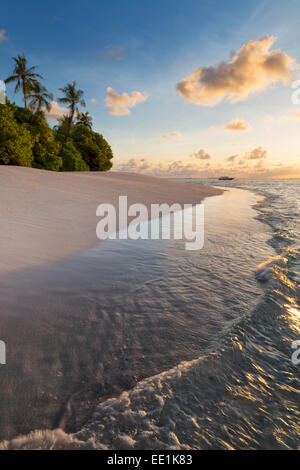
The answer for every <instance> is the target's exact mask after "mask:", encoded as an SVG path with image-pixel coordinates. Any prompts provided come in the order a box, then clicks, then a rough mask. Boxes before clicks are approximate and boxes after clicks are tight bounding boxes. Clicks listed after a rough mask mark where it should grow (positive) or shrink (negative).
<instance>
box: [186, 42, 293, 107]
mask: <svg viewBox="0 0 300 470" xmlns="http://www.w3.org/2000/svg"><path fill="white" fill-rule="evenodd" d="M274 42H275V38H274V37H273V36H265V37H263V38H261V39H258V40H252V41H249V42H247V43H246V44H244V45H243V46H242V47H241V49H240V50H239V51H238V52H237V53H234V54H233V55H232V57H231V59H230V60H229V61H228V62H225V61H223V62H220V63H218V64H216V65H214V66H210V67H200V68H198V69H196V70H195V71H194V72H193V73H192V74H191V75H189V76H188V77H186V78H184V79H183V80H181V81H180V82H179V83H178V85H177V92H178V93H179V94H180V95H181V96H182V97H183V98H185V99H187V100H188V101H190V102H192V103H196V104H200V105H204V106H215V105H216V104H218V103H220V102H221V101H223V100H224V99H227V100H228V101H230V102H231V103H235V102H238V101H241V100H244V99H246V98H247V97H248V96H249V95H250V94H252V93H256V92H258V91H261V90H264V89H266V88H268V87H269V86H271V85H273V84H275V83H277V82H280V81H281V82H283V83H284V84H287V83H289V81H290V80H291V78H292V75H291V71H292V70H293V69H294V68H295V67H296V62H295V60H294V59H293V58H291V57H289V56H288V55H287V54H285V53H284V52H282V51H280V50H273V51H270V48H271V46H272V45H273V44H274Z"/></svg>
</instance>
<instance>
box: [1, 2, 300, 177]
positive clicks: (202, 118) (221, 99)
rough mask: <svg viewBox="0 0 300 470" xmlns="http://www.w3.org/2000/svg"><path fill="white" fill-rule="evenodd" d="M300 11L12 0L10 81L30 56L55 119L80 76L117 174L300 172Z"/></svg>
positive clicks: (4, 26)
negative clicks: (65, 90) (20, 60)
mask: <svg viewBox="0 0 300 470" xmlns="http://www.w3.org/2000/svg"><path fill="white" fill-rule="evenodd" d="M299 16H300V2H299V1H298V0H289V2H286V1H282V0H265V1H264V0H260V1H256V0H248V1H247V2H241V1H232V0H227V1H226V2H224V0H222V1H220V0H210V1H201V0H187V1H186V2H182V1H179V0H151V2H145V1H141V0H127V1H124V0H111V1H110V2H104V1H101V0H97V1H96V0H93V1H92V0H86V1H85V2H79V1H76V0H75V1H74V0H73V1H69V0H64V1H63V2H61V1H60V2H58V1H57V0H52V1H48V0H43V2H38V1H36V0H31V1H30V2H24V1H20V0H15V2H5V3H4V4H2V6H1V17H0V80H4V79H5V78H6V77H7V76H9V75H10V74H11V73H12V69H13V60H12V57H15V56H16V55H17V54H22V53H24V54H25V56H26V57H27V59H28V62H29V65H37V66H38V72H39V73H41V75H42V76H43V77H44V79H45V80H44V84H45V85H46V87H47V88H48V90H49V91H51V92H52V93H53V94H54V102H53V103H52V108H51V111H50V113H49V115H48V116H47V117H48V119H49V122H50V123H52V124H55V119H56V118H57V117H58V116H61V115H63V114H64V113H65V112H66V110H65V109H64V108H62V106H61V105H58V103H57V99H58V97H59V96H60V95H61V94H60V92H59V91H58V89H59V88H61V87H63V86H65V85H66V83H68V82H72V81H74V80H75V81H76V82H77V85H78V87H79V88H80V89H82V90H83V91H84V97H85V101H86V110H87V111H89V112H90V114H91V115H92V116H93V120H94V129H95V130H96V131H97V132H101V133H102V134H103V136H104V137H105V138H106V139H107V140H108V142H109V144H110V145H111V147H112V150H113V153H114V156H115V157H114V169H116V170H118V169H119V170H124V171H138V172H143V173H147V174H154V175H162V176H170V177H172V176H175V177H180V176H182V177H215V176H220V175H221V176H222V175H230V176H237V177H276V178H277V177H300V82H299V83H298V84H297V82H295V81H296V80H300V68H299V65H298V64H300V28H299ZM293 84H294V85H293ZM293 86H294V87H295V88H293ZM297 87H298V88H299V93H298V94H297ZM7 96H8V98H9V99H10V100H11V101H15V102H16V103H17V104H21V102H22V96H21V95H20V94H17V95H14V85H13V84H9V85H7Z"/></svg>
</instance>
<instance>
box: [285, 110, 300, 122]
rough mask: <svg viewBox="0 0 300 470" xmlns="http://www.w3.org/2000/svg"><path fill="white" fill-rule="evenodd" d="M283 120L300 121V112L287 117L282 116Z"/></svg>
mask: <svg viewBox="0 0 300 470" xmlns="http://www.w3.org/2000/svg"><path fill="white" fill-rule="evenodd" d="M282 119H291V120H293V121H300V111H294V112H293V113H291V114H288V115H287V116H282Z"/></svg>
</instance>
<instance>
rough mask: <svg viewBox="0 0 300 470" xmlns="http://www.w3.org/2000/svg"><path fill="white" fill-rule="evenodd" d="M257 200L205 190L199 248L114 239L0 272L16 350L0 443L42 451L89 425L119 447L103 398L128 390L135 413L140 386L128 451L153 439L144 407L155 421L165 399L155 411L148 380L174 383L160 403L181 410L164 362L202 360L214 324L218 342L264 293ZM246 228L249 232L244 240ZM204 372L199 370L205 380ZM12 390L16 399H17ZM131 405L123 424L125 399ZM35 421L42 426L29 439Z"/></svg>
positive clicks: (7, 374) (8, 370)
mask: <svg viewBox="0 0 300 470" xmlns="http://www.w3.org/2000/svg"><path fill="white" fill-rule="evenodd" d="M254 199H256V198H255V196H254V195H253V194H251V193H249V192H247V191H242V190H237V189H233V190H230V191H225V192H224V193H223V194H222V197H221V198H213V197H212V198H207V200H206V202H205V203H204V204H205V206H206V209H205V210H206V222H207V223H206V242H205V245H204V248H203V250H201V251H200V252H197V255H198V256H195V253H193V252H189V251H185V250H184V248H183V242H179V243H177V242H174V241H172V240H171V241H161V242H160V243H156V242H155V241H153V242H147V241H143V240H140V241H138V242H135V241H131V240H117V241H116V242H113V241H111V242H109V241H108V242H107V243H105V244H103V246H101V245H99V244H98V245H97V246H95V247H94V248H92V249H91V250H88V251H87V252H85V253H81V254H79V255H78V256H75V257H73V258H71V259H68V260H61V261H60V262H58V263H52V264H51V265H49V266H46V267H45V266H41V267H34V268H30V269H26V270H24V271H21V272H17V273H12V274H11V275H10V276H7V277H6V280H4V282H3V284H2V290H3V291H2V301H3V314H2V332H3V333H5V340H6V341H7V345H11V344H14V345H15V346H14V348H13V349H10V351H9V352H10V354H9V357H8V362H7V365H6V366H5V368H3V377H2V395H1V397H0V398H1V400H0V403H2V404H3V409H2V410H1V412H2V414H3V425H2V426H3V429H2V434H1V439H0V440H1V441H2V442H1V443H0V447H1V448H14V447H15V446H19V447H20V448H43V447H45V446H46V445H47V444H46V443H45V441H44V437H45V439H46V440H49V442H50V443H51V446H54V448H60V446H61V447H64V448H72V441H73V439H75V440H77V439H79V441H77V444H78V445H79V446H82V445H83V446H84V445H86V443H82V441H81V438H82V435H81V431H82V432H83V433H88V434H89V425H88V423H90V422H91V423H92V426H95V430H97V431H96V436H97V438H96V440H98V442H99V447H100V448H101V445H102V444H103V445H107V446H108V448H111V449H112V448H115V449H118V448H119V449H120V448H128V445H127V441H126V442H123V441H122V438H120V435H119V432H116V436H115V437H113V435H112V434H111V431H110V428H111V426H112V429H115V428H114V424H113V423H111V422H110V417H109V416H110V407H108V408H107V406H106V405H107V404H112V405H113V406H112V408H113V409H114V404H115V403H116V405H117V408H118V407H119V405H118V404H119V401H120V400H121V403H122V399H123V397H124V396H129V397H130V403H132V409H136V408H137V409H138V407H139V405H138V404H139V401H136V400H139V396H140V394H139V393H136V392H137V391H138V392H139V391H141V392H142V395H141V397H143V393H144V392H143V390H144V388H143V387H140V385H142V384H143V383H147V384H149V385H150V388H151V390H152V388H153V390H154V391H155V393H154V396H152V394H151V397H150V402H149V403H148V401H146V402H145V403H148V404H147V408H146V409H145V414H144V415H143V414H142V415H141V416H140V415H138V417H139V416H140V418H138V422H135V421H133V426H134V429H139V434H140V438H139V439H137V442H136V446H137V448H140V446H144V445H147V447H151V444H150V441H149V442H148V443H145V442H144V441H143V436H142V434H143V430H144V429H145V426H146V425H147V422H148V419H149V418H150V419H152V418H151V416H152V411H153V410H152V407H154V408H155V410H156V414H157V419H161V418H160V417H163V413H164V411H163V410H164V407H163V406H162V407H161V408H157V398H156V396H157V394H158V395H159V394H160V388H158V389H157V387H156V382H157V379H158V385H159V384H160V383H161V382H162V383H163V382H165V379H163V380H162V381H161V380H160V379H161V378H166V379H167V380H166V384H165V385H166V387H169V386H171V388H172V389H173V388H174V391H176V393H175V402H174V401H173V400H172V399H171V400H169V399H168V406H171V407H173V406H175V409H176V410H178V411H179V412H180V409H181V406H179V408H178V406H177V404H179V405H180V403H181V399H182V397H183V398H184V396H185V392H184V393H183V395H182V394H181V385H180V383H181V382H178V384H177V379H180V377H179V376H178V377H177V374H176V373H175V376H174V377H173V373H172V370H175V371H177V370H180V371H181V370H183V369H182V364H184V363H185V361H188V363H190V361H192V364H194V365H195V366H196V369H197V370H198V366H199V367H200V368H201V357H202V356H203V355H206V354H208V352H209V351H210V350H211V348H213V349H214V348H215V346H214V345H215V342H216V343H217V344H219V340H216V330H217V331H218V335H221V336H220V338H221V339H222V338H223V333H225V334H227V333H226V332H227V331H228V328H229V327H230V325H231V323H232V320H234V319H236V318H237V316H238V317H239V318H240V317H241V316H242V313H243V312H244V313H246V311H247V310H248V308H249V305H250V304H252V303H253V305H254V302H256V299H258V298H259V297H260V296H261V295H262V290H261V287H260V286H259V285H257V282H256V280H255V278H254V276H253V269H254V268H255V267H256V266H257V264H258V262H260V261H261V259H265V257H266V255H267V254H268V255H270V254H271V251H272V250H271V249H270V247H268V245H267V244H266V241H267V240H268V238H269V234H268V231H266V228H265V226H264V225H263V224H260V223H259V222H258V221H255V220H254V218H253V215H254V211H253V209H252V208H251V205H252V202H253V201H254ZM224 207H227V208H228V211H229V212H228V213H226V212H225V211H224ZM228 214H230V216H229V217H228ZM221 227H222V231H223V235H222V238H221V240H220V228H221ZM249 233H253V234H255V236H254V238H253V237H252V238H253V239H250V240H249V235H248V234H249ZM237 241H238V244H237V243H236V242H237ZM254 247H255V248H256V249H255V252H256V254H255V256H254ZM218 248H221V249H220V250H219V249H218ZM240 260H243V262H242V263H241V262H240ZM241 279H243V284H242V285H241ZM191 299H193V302H191ZM212 299H213V302H212ZM186 312H188V314H186ZM16 337H17V338H18V344H17V345H16V344H15V338H16ZM175 344H176V347H174V345H175ZM194 359H196V361H195V362H193V361H194ZM194 365H193V366H192V369H191V368H190V367H188V368H187V369H185V368H184V370H185V375H187V377H189V376H190V374H192V375H193V374H194V372H193V370H194ZM177 366H178V367H177ZM174 368H175V369H174ZM16 370H19V374H18V376H17V377H16V374H15V371H16ZM204 372H205V370H203V371H202V373H201V377H202V378H203V377H207V376H206V375H203V374H204ZM169 378H170V380H171V382H169ZM211 385H212V386H213V387H214V386H215V384H214V383H213V384H211V382H210V379H209V378H208V379H207V380H205V381H204V385H203V384H202V383H199V384H198V386H197V390H198V392H199V393H200V394H202V393H203V394H204V396H205V395H206V390H207V387H208V389H210V386H211ZM145 391H146V393H148V392H147V388H146V390H145ZM16 396H22V397H24V402H22V403H20V402H19V401H18V402H17V403H16V401H15V397H16ZM162 403H163V401H162ZM191 403H192V402H191ZM102 404H103V406H102ZM99 406H100V408H99ZM106 409H108V416H106V412H105V410H106ZM143 409H144V408H143ZM126 410H127V407H126V409H125V414H124V415H123V413H122V409H120V410H119V408H118V410H117V412H118V415H119V418H120V420H119V421H120V426H121V428H122V423H123V424H125V427H126V429H127V428H128V429H129V431H128V433H129V438H128V439H129V440H130V439H132V437H133V434H132V432H133V431H132V430H131V427H130V423H127V414H126ZM98 411H100V414H101V416H102V415H103V422H102V421H101V422H100V423H99V424H100V428H101V426H102V424H104V425H105V423H106V422H107V426H108V428H107V427H105V433H104V434H105V435H104V434H103V433H102V432H98V421H97V420H96V421H95V420H93V419H92V421H90V419H91V418H92V417H93V414H94V412H96V414H97V413H98ZM103 411H104V413H103ZM127 411H128V410H127ZM129 412H130V413H129V415H128V419H129V420H130V419H131V416H132V412H131V407H130V408H129ZM176 412H177V411H176ZM134 413H135V412H134V411H133V414H134ZM134 416H135V414H134ZM101 419H102V418H101ZM86 424H87V427H86ZM57 428H59V430H57V431H55V429H57ZM121 428H120V429H121ZM34 429H40V430H41V431H37V432H36V433H35V432H33V433H31V434H29V435H28V433H30V432H32V431H33V430H34ZM116 431H117V430H116ZM73 432H77V433H78V435H75V436H74V435H72V433H73ZM134 432H135V431H134ZM70 433H71V435H70ZM176 433H177V431H176ZM171 434H172V433H171ZM171 434H170V435H169V436H165V435H164V436H165V437H164V436H161V439H163V442H164V446H165V447H166V448H167V447H168V446H169V445H174V442H173V441H172V436H171ZM42 436H44V437H42ZM40 437H41V440H40ZM178 437H179V441H180V440H181V439H182V437H180V436H178ZM166 439H167V440H166ZM169 439H170V440H169ZM84 440H85V439H84ZM128 442H129V441H128ZM130 442H131V441H130ZM177 444H178V445H179V442H178V443H177ZM99 447H98V448H99Z"/></svg>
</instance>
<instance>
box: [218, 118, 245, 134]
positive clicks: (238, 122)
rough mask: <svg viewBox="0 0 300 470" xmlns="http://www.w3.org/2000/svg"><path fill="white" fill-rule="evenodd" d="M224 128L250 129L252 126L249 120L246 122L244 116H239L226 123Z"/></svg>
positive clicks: (229, 129)
mask: <svg viewBox="0 0 300 470" xmlns="http://www.w3.org/2000/svg"><path fill="white" fill-rule="evenodd" d="M224 129H226V130H227V131H249V130H250V129H251V126H250V124H249V123H248V122H245V121H244V119H243V118H239V117H238V118H236V119H234V120H233V121H231V122H229V123H228V124H225V126H224Z"/></svg>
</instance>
